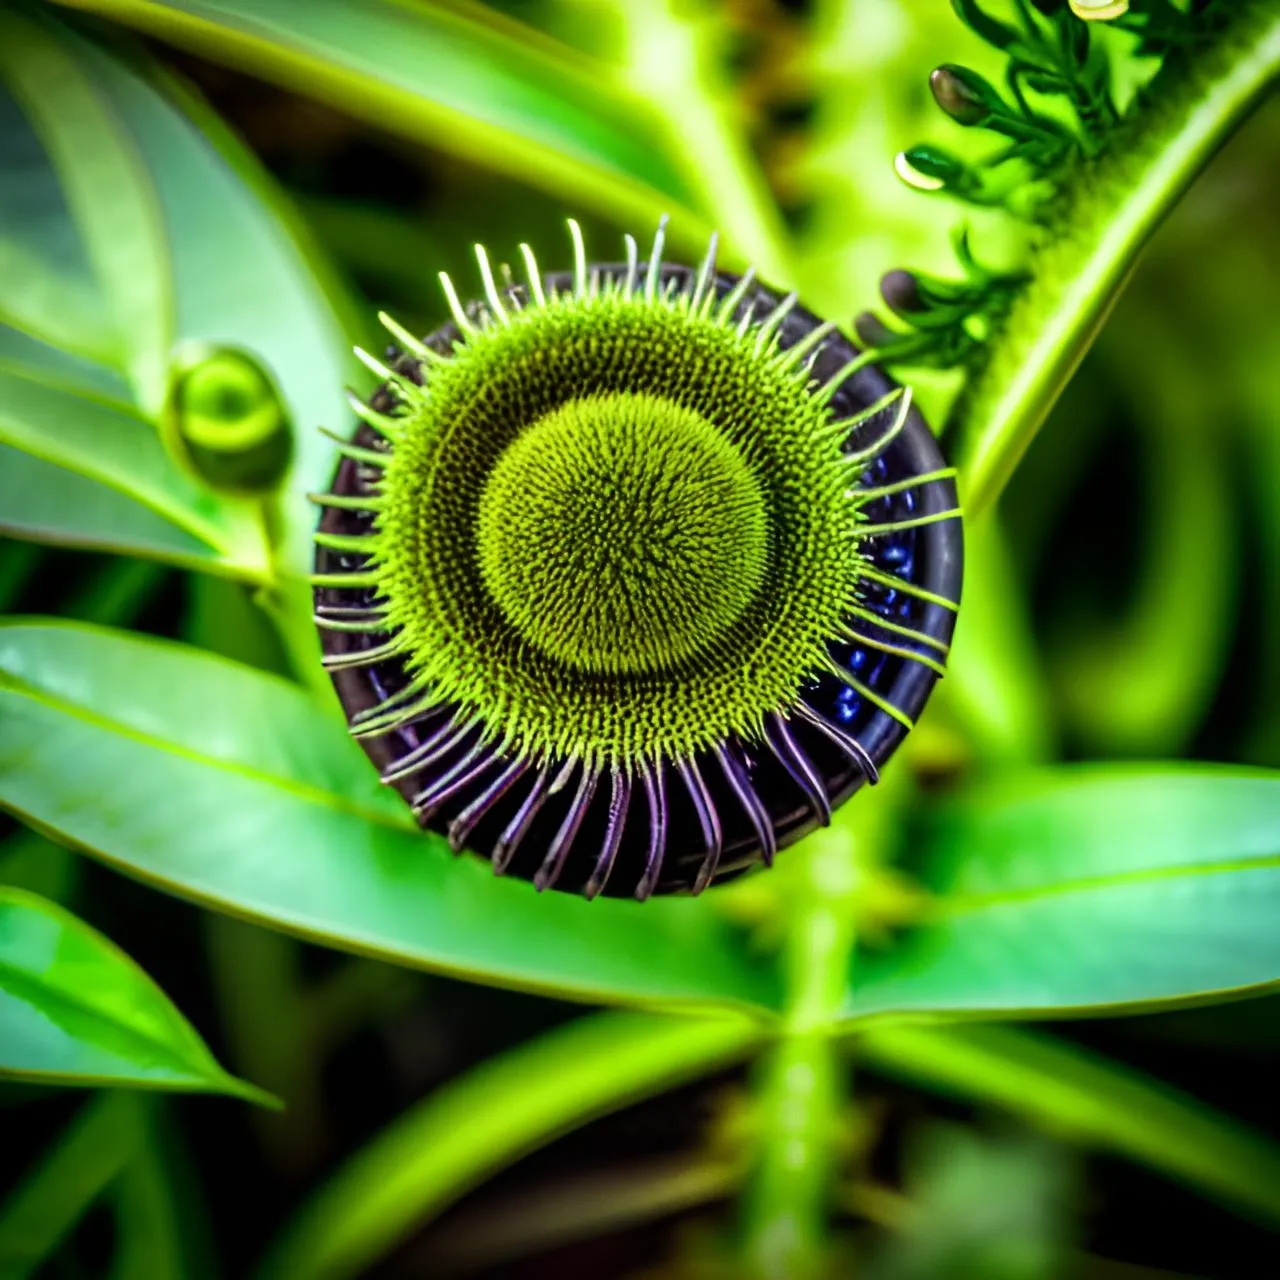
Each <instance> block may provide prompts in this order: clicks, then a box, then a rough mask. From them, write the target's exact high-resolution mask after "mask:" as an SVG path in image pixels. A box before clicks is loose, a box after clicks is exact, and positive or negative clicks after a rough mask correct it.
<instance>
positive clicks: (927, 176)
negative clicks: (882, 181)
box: [893, 146, 967, 191]
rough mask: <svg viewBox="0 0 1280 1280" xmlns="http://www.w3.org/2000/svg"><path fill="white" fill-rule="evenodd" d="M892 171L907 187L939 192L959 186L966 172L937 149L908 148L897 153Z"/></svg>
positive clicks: (959, 164)
mask: <svg viewBox="0 0 1280 1280" xmlns="http://www.w3.org/2000/svg"><path fill="white" fill-rule="evenodd" d="M893 168H894V171H895V172H896V173H897V175H898V177H899V178H901V179H902V181H903V182H905V183H906V184H907V186H909V187H915V188H916V190H917V191H941V190H942V189H943V188H944V187H953V186H959V185H961V184H962V183H963V182H964V180H965V178H966V176H967V171H966V169H965V167H964V164H963V163H962V162H961V161H959V160H957V159H955V158H954V157H953V156H949V155H948V154H947V153H946V152H945V151H940V150H939V149H938V148H937V147H928V146H920V147H910V148H908V149H907V150H906V151H899V152H898V154H897V155H896V156H895V157H894V161H893Z"/></svg>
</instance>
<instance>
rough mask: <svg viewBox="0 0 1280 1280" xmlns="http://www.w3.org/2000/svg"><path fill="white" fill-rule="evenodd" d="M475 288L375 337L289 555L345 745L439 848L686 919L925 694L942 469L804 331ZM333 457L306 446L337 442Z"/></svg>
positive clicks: (744, 295)
mask: <svg viewBox="0 0 1280 1280" xmlns="http://www.w3.org/2000/svg"><path fill="white" fill-rule="evenodd" d="M570 229H571V231H572V233H573V239H574V248H575V268H574V270H573V272H572V273H566V274H562V275H549V276H545V277H544V276H543V275H542V274H541V273H540V272H539V270H538V267H537V264H536V262H535V261H534V259H533V255H532V253H531V252H530V251H529V249H528V247H527V246H522V253H523V255H524V259H525V264H526V267H527V277H528V283H527V285H517V284H514V283H513V282H512V280H511V277H510V273H509V272H508V271H506V269H505V268H504V270H503V273H502V283H501V284H500V283H499V281H498V280H497V279H495V276H494V273H493V271H492V270H491V268H490V265H489V261H488V258H487V256H486V254H485V252H484V250H483V249H481V248H477V250H476V253H477V257H478V260H479V265H480V273H481V276H482V278H483V282H484V298H483V300H482V301H477V302H472V303H470V304H468V305H466V306H464V305H463V304H462V303H461V302H460V301H459V299H458V296H457V293H456V291H455V290H454V287H453V284H452V283H451V281H450V280H449V278H448V277H447V276H442V277H441V280H442V283H443V285H444V290H445V295H446V297H447V299H448V301H449V305H450V309H451V311H452V313H453V322H452V323H451V324H448V325H446V326H445V327H443V328H442V329H440V330H437V331H436V332H435V333H433V334H432V335H430V336H429V337H427V338H425V339H422V340H418V339H416V338H414V337H413V336H412V335H411V334H409V333H406V332H405V331H404V330H402V329H401V328H400V327H399V326H398V325H396V324H395V322H394V321H391V320H389V319H387V318H386V317H383V320H384V323H385V324H386V325H387V327H388V329H389V330H390V331H391V333H392V334H393V336H394V337H395V338H396V341H397V344H398V345H397V346H396V347H393V348H391V350H390V352H389V354H388V361H389V363H388V364H387V365H383V364H382V363H380V362H379V361H377V360H375V359H373V358H372V357H369V356H366V355H364V354H363V353H360V354H361V356H362V359H364V361H365V363H366V364H367V365H369V367H370V368H371V369H373V370H374V372H375V373H376V374H377V375H378V377H379V378H380V379H381V382H382V385H381V386H380V387H379V389H378V391H377V392H376V393H375V394H374V396H373V397H372V399H371V401H370V403H368V404H364V403H362V402H360V401H359V400H356V399H354V398H353V405H354V408H355V411H356V413H357V415H358V416H359V418H360V419H361V425H360V427H359V428H358V430H357V432H356V434H355V437H354V439H353V440H352V441H351V442H347V441H343V440H341V439H338V445H339V449H340V452H341V453H342V454H343V461H342V462H341V464H340V466H339V468H338V472H337V476H336V478H335V482H334V486H333V492H332V493H330V494H325V495H318V498H317V500H318V501H320V502H321V503H323V504H324V505H326V506H327V507H328V510H327V511H326V513H325V515H324V518H323V520H322V521H321V527H320V532H319V533H318V534H317V543H318V544H319V551H318V554H317V566H316V567H317V574H316V576H315V584H316V621H317V623H318V624H319V625H320V626H321V628H322V629H323V634H324V639H325V651H326V658H325V661H326V664H327V665H328V666H329V668H330V669H331V670H332V672H333V674H334V681H335V684H336V686H337V688H338V692H339V695H340V697H341V698H342V700H343V703H344V705H345V707H346V708H347V711H348V714H349V716H350V719H351V724H352V731H353V732H354V733H355V735H356V736H357V737H358V738H359V739H360V740H361V741H362V742H363V743H364V745H365V747H366V750H367V751H368V752H369V754H370V756H371V757H372V759H373V760H374V762H375V763H376V764H377V765H378V766H379V767H380V769H381V770H382V777H383V779H384V780H385V781H386V782H388V783H392V784H394V785H395V786H397V787H398V788H399V789H400V791H401V792H402V793H403V794H404V796H405V797H406V799H407V800H408V801H409V802H410V803H411V804H412V806H413V808H414V810H415V812H416V813H417V815H418V818H419V820H420V821H421V822H422V824H423V825H424V826H428V827H432V828H435V829H437V830H440V831H443V832H445V833H447V835H448V837H449V840H450V842H451V844H452V846H453V848H454V849H455V850H461V849H463V848H469V849H472V850H475V851H476V852H479V853H483V854H485V855H487V856H488V857H489V858H491V860H492V863H493V866H494V869H495V870H496V871H498V872H503V871H509V872H510V873H512V874H516V875H521V876H524V877H526V878H529V879H532V880H533V882H534V883H535V884H536V885H537V886H538V887H539V888H550V887H556V888H561V889H572V890H575V891H581V892H585V893H586V894H587V895H588V896H594V895H595V894H597V893H600V892H608V893H612V894H635V895H636V896H637V897H641V898H644V897H647V896H649V894H651V893H653V892H655V891H658V892H667V891H672V890H678V889H692V890H693V891H694V892H698V891H699V890H701V889H702V888H704V887H705V886H706V885H707V884H709V883H710V882H711V881H712V880H713V879H716V878H719V877H723V876H725V875H728V874H730V873H732V872H735V871H739V870H742V869H743V868H745V867H747V866H749V865H751V864H752V863H753V862H757V861H763V862H765V863H769V862H771V861H772V858H773V855H774V852H775V851H776V850H777V848H779V847H780V846H781V845H783V844H786V843H789V842H790V841H792V840H794V839H796V838H797V837H798V836H799V835H801V834H803V832H804V831H806V830H808V829H809V828H810V827H812V826H813V825H814V824H815V823H825V822H827V821H828V820H829V818H830V814H831V809H832V808H833V806H835V805H836V804H839V803H841V802H843V800H845V799H846V798H847V797H848V796H849V795H850V794H851V793H852V792H853V791H854V790H855V789H856V788H857V787H858V786H859V785H860V784H861V783H862V782H864V781H871V782H874V781H876V779H877V777H878V770H879V767H880V765H881V764H882V763H883V762H884V760H885V759H887V758H888V756H889V755H890V754H891V753H892V751H893V750H894V748H895V747H896V746H897V744H898V742H899V741H900V740H901V739H902V737H903V735H904V734H905V732H906V730H907V729H908V728H909V727H910V725H911V723H912V718H913V717H914V716H915V715H917V714H918V713H919V711H920V708H921V707H922V706H923V705H924V702H925V699H926V698H927V697H928V694H929V691H930V689H931V688H932V685H933V682H934V680H935V679H936V677H937V675H939V674H940V673H941V671H942V660H943V659H944V658H945V656H946V652H947V645H948V642H949V639H950V635H951V628H952V624H953V621H954V612H955V608H956V604H955V601H956V600H957V598H958V595H959V582H960V525H959V521H958V519H957V518H956V517H957V516H958V514H959V513H958V511H957V510H956V507H955V487H954V484H953V481H952V479H951V476H952V472H951V471H950V470H949V469H947V468H945V467H944V466H943V465H942V460H941V457H940V456H939V454H938V451H937V446H936V445H935V444H934V441H933V438H932V436H931V435H930V434H929V431H928V429H927V427H926V426H925V425H924V423H923V421H922V420H921V419H920V417H919V415H918V414H916V413H915V412H914V411H913V410H912V408H911V398H910V393H909V392H908V391H906V390H904V389H903V388H900V387H895V386H894V385H893V384H892V383H891V382H890V381H889V380H888V379H887V378H886V377H885V376H884V375H883V374H882V373H880V372H879V371H878V370H877V369H875V368H874V367H873V366H871V365H870V364H869V363H868V361H867V358H866V357H865V356H863V355H859V354H858V353H857V351H856V350H855V349H854V348H853V347H852V346H851V345H850V344H849V342H848V341H847V340H846V339H845V338H843V337H842V336H841V335H839V334H838V333H836V331H835V329H834V326H832V325H830V324H822V323H819V321H818V320H817V319H816V317H814V316H812V315H810V314H809V313H808V312H806V311H804V310H803V309H802V308H800V307H798V306H797V305H796V299H795V296H794V295H792V296H790V297H786V298H778V297H777V296H775V295H774V294H773V293H772V292H770V291H769V290H767V289H765V288H764V287H762V286H760V285H758V284H756V283H755V281H754V279H753V276H752V273H750V272H748V273H747V274H746V275H745V276H742V277H741V278H736V277H732V276H729V275H725V274H718V273H717V271H716V268H715V244H714V242H713V243H712V247H711V250H710V251H709V252H708V254H707V257H706V259H705V260H704V262H703V263H702V265H701V267H700V268H699V269H697V270H696V271H695V270H692V269H690V268H687V267H680V266H673V265H664V264H663V263H662V260H661V256H662V245H663V230H662V228H661V227H660V228H659V231H658V235H657V237H656V239H655V242H654V247H653V252H652V254H651V256H650V258H649V260H648V261H647V262H643V263H642V262H641V261H640V260H639V256H638V254H637V251H636V246H635V243H634V241H632V240H630V238H628V241H627V248H628V256H627V261H626V262H625V263H621V264H613V265H595V266H588V265H587V262H586V254H585V252H584V250H583V244H582V238H581V234H580V233H579V231H578V227H577V225H576V224H575V223H570ZM335 438H336V437H335Z"/></svg>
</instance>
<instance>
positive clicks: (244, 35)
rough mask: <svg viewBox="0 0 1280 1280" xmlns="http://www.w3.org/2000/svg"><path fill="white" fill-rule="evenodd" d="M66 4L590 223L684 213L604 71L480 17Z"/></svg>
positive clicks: (361, 6)
mask: <svg viewBox="0 0 1280 1280" xmlns="http://www.w3.org/2000/svg"><path fill="white" fill-rule="evenodd" d="M70 3H71V4H72V5H73V6H74V7H75V8H81V9H91V10H93V11H95V12H98V13H102V14H105V15H106V16H108V17H111V18H114V19H116V20H117V21H120V22H125V23H129V24H130V25H133V26H136V27H138V28H139V29H140V30H142V31H145V32H147V33H148V34H150V35H155V36H159V37H160V38H162V39H165V40H169V41H172V42H173V43H175V44H179V45H182V46H184V47H186V48H189V49H192V50H194V51H195V52H197V53H199V54H200V55H201V56H203V57H213V58H218V59H223V60H225V61H227V62H230V63H232V64H234V65H236V66H241V67H244V68H245V69H246V70H249V71H252V72H254V73H255V74H257V75H261V76H265V77H266V78H268V79H271V80H275V81H278V82H279V83H281V84H283V85H285V86H286V87H287V88H289V89H292V90H295V91H296V92H300V93H305V94H309V95H311V96H313V97H317V98H320V99H321V100H323V101H324V102H326V103H329V104H331V105H334V106H336V107H338V108H339V109H341V110H344V111H348V112H350V113H351V114H353V115H356V116H359V117H360V118H362V119H365V120H369V121H370V122H371V123H373V124H375V125H377V126H378V127H379V128H381V129H392V130H395V131H396V132H399V133H403V134H406V135H408V136H409V137H411V138H413V139H414V140H415V141H419V142H425V143H426V144H428V145H429V146H432V147H436V148H441V149H444V150H447V151H450V152H452V153H453V154H455V155H458V156H460V157H461V158H462V159H464V160H466V161H468V162H470V163H480V164H483V165H486V166H488V167H490V168H494V169H498V170H500V171H502V172H504V173H509V174H511V175H513V176H515V177H518V178H520V179H522V180H524V181H527V182H530V183H533V184H536V185H539V186H544V187H546V188H548V189H549V190H551V191H552V192H553V193H554V194H556V195H557V196H560V197H561V198H564V199H567V200H574V201H580V202H582V203H583V204H584V205H586V206H587V207H590V208H594V209H598V210H600V211H601V212H604V213H608V214H611V215H614V216H619V217H624V216H625V217H629V218H638V219H640V220H641V221H642V222H644V223H651V222H653V221H654V220H655V218H656V216H657V214H658V213H660V212H662V211H663V210H664V209H667V210H669V211H671V212H675V211H676V210H675V208H673V207H672V206H673V204H674V205H679V204H683V203H687V196H686V192H685V189H684V186H683V184H682V182H681V180H680V178H679V177H678V175H677V174H676V172H675V171H674V170H673V168H672V167H671V166H670V165H669V164H668V162H667V161H666V159H665V158H664V152H663V144H662V137H661V133H660V130H658V129H657V128H656V127H655V125H654V122H653V118H652V116H651V113H650V110H649V108H648V107H647V106H646V105H645V103H644V102H643V101H642V100H641V99H638V98H635V97H632V96H630V95H629V94H627V93H626V92H625V91H624V90H623V89H622V88H621V87H620V86H619V85H618V84H617V83H616V81H615V79H614V77H613V75H612V74H611V73H610V71H609V69H608V68H607V67H604V66H601V65H597V64H594V63H592V62H591V61H589V60H588V59H585V58H583V57H581V56H579V55H576V54H574V53H572V52H571V51H570V50H568V49H566V48H564V47H563V46H560V45H558V44H556V43H555V42H554V41H551V40H549V39H547V38H546V37H545V36H542V35H540V34H539V33H538V32H536V31H534V30H533V29H531V28H527V27H523V26H521V25H519V24H517V23H514V22H512V21H510V20H508V19H502V18H500V17H498V16H497V15H495V14H493V13H491V12H487V11H486V10H484V9H483V8H481V7H480V6H472V5H465V4H459V3H453V4H450V5H449V6H447V7H446V6H444V5H434V4H430V3H419V4H405V3H399V2H397V0H309V2H308V3H307V4H305V5H299V4H296V3H293V2H292V0H178V2H177V3H169V2H166V3H139V2H138V0H70Z"/></svg>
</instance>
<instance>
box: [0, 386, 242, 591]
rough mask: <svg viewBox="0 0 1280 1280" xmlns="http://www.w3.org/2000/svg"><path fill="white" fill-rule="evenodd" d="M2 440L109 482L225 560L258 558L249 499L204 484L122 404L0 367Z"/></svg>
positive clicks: (240, 560)
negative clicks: (221, 494) (228, 496)
mask: <svg viewBox="0 0 1280 1280" xmlns="http://www.w3.org/2000/svg"><path fill="white" fill-rule="evenodd" d="M0 443H3V444H6V445H9V446H10V447H12V448H16V449H20V450H22V451H23V452H24V453H29V454H31V455H32V456H33V457H36V458H40V459H42V460H43V461H45V462H49V463H53V464H55V465H56V466H59V467H62V468H65V469H66V470H68V471H72V472H74V473H76V474H77V475H80V476H83V477H85V478H86V479H88V480H92V481H97V482H98V483H100V484H103V485H106V486H108V487H109V488H111V489H114V490H115V491H116V492H117V493H118V494H121V495H124V496H125V497H127V498H131V499H133V500H134V501H135V502H137V503H139V504H140V505H142V506H143V507H146V508H149V509H150V510H151V511H153V512H155V513H156V514H157V515H159V516H161V517H163V518H164V519H165V520H166V521H167V522H168V523H170V524H173V525H176V526H177V527H178V528H179V529H184V530H186V532H188V533H189V534H191V535H193V536H194V537H195V538H197V539H199V540H200V541H202V542H204V543H205V544H206V545H207V546H209V547H210V548H212V549H215V550H216V551H218V552H219V553H220V554H221V555H222V556H224V557H225V558H227V559H229V560H232V561H234V562H236V563H238V564H241V565H245V566H252V565H253V564H254V563H255V562H259V563H260V561H261V558H262V554H263V552H262V548H261V545H260V544H261V533H260V531H259V529H258V527H257V523H256V520H255V518H254V516H253V514H252V512H251V511H250V510H249V509H248V508H247V506H245V505H244V504H239V503H237V504H230V503H225V502H222V501H220V500H219V499H218V498H217V497H215V496H214V495H213V494H212V493H209V492H207V491H206V490H203V489H202V488H201V487H200V486H199V485H198V484H197V483H196V481H195V480H193V479H192V478H191V477H189V476H188V475H187V474H186V473H185V472H184V471H182V470H180V469H179V467H178V465H177V463H175V462H174V461H173V459H172V458H170V457H169V455H168V454H167V453H166V452H165V450H164V447H163V446H162V445H161V443H160V437H159V436H158V435H157V434H156V431H155V429H154V427H153V426H152V424H151V423H149V422H147V421H146V420H145V419H144V418H142V417H140V416H138V415H137V414H135V413H134V412H133V411H132V409H131V408H130V407H129V406H127V405H120V404H112V403H110V402H109V401H105V400H100V399H98V398H96V397H90V396H84V395H77V394H75V393H73V392H71V391H69V390H66V389H64V388H61V387H58V386H56V385H53V384H52V383H49V382H46V381H44V380H42V379H38V378H35V377H29V376H26V375H24V374H22V373H19V372H17V371H11V370H7V369H3V368H0Z"/></svg>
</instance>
